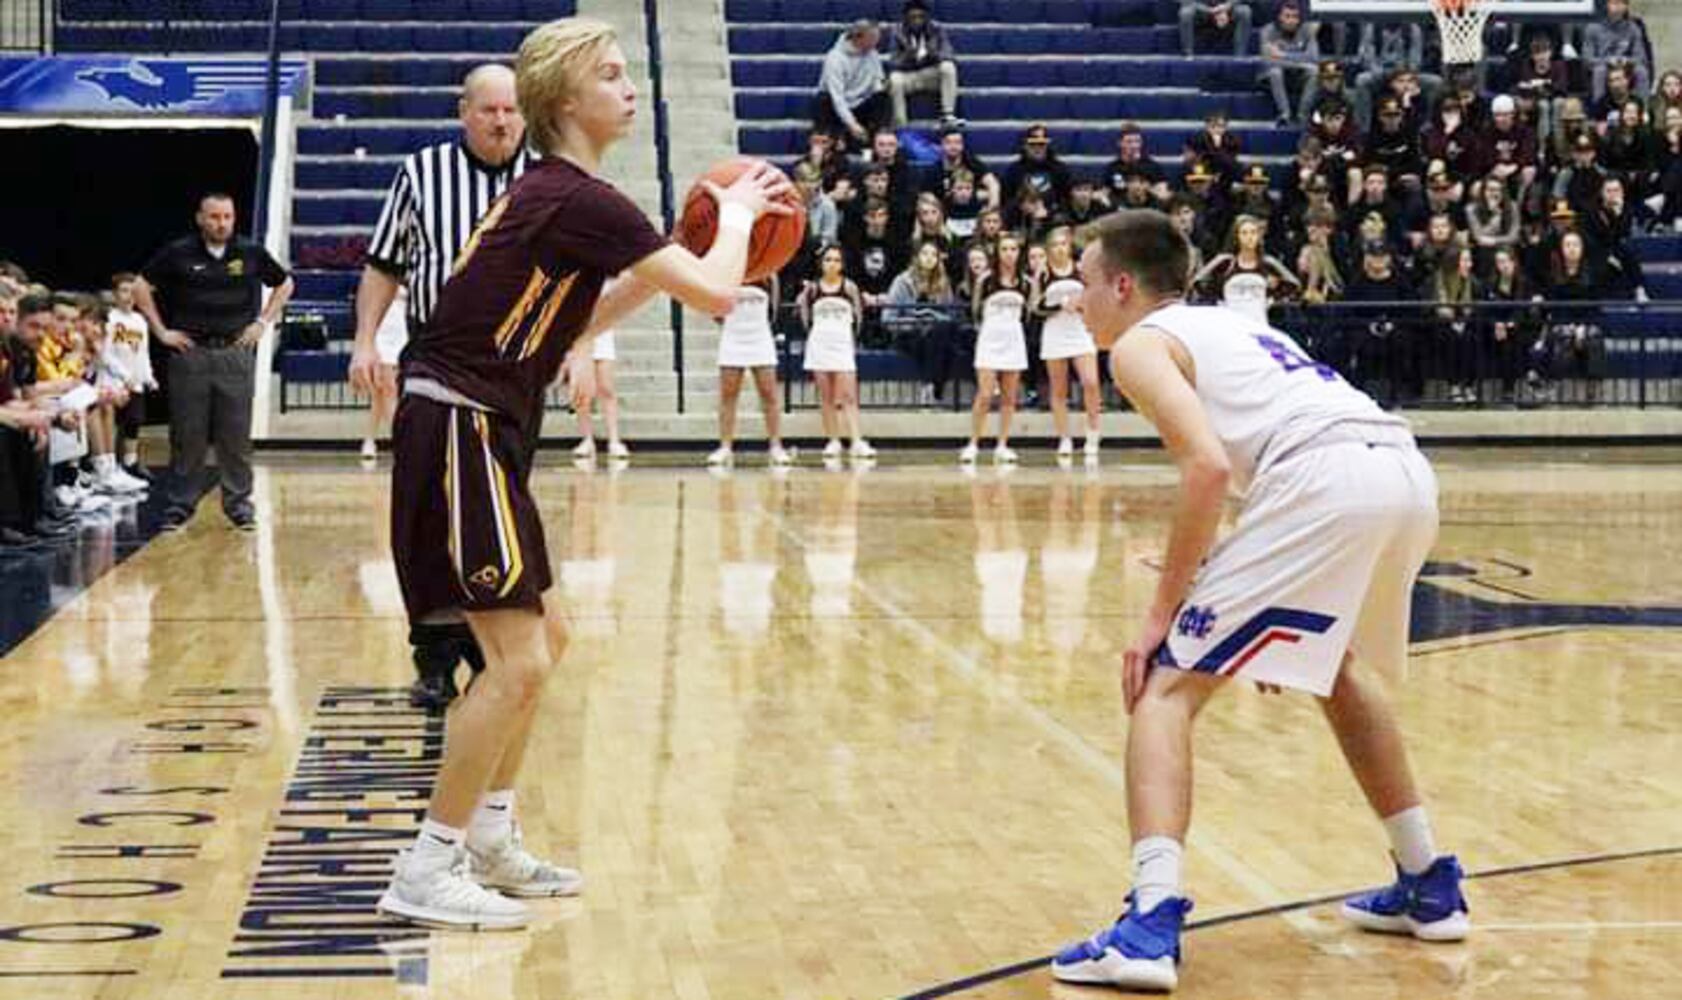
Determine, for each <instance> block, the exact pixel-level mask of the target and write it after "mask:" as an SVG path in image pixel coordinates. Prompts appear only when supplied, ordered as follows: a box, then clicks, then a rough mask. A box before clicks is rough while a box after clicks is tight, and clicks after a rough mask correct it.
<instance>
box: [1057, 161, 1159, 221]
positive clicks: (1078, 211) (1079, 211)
mask: <svg viewBox="0 0 1682 1000" xmlns="http://www.w3.org/2000/svg"><path fill="white" fill-rule="evenodd" d="M1162 186H1163V187H1164V188H1166V187H1167V186H1168V185H1167V183H1166V182H1164V184H1163V185H1162ZM1163 204H1164V202H1162V201H1160V200H1159V201H1158V202H1157V203H1156V204H1155V205H1154V206H1152V207H1154V208H1161V207H1162V205H1163ZM1110 208H1111V206H1110V199H1109V197H1108V195H1106V194H1105V192H1104V190H1103V189H1102V188H1100V187H1099V186H1098V183H1097V182H1096V181H1094V180H1093V179H1092V178H1091V177H1088V176H1086V175H1085V174H1082V173H1077V174H1075V176H1074V180H1073V181H1072V182H1071V183H1070V185H1069V205H1068V207H1067V208H1065V209H1063V222H1064V223H1065V224H1066V225H1070V226H1084V225H1086V224H1087V223H1089V222H1096V221H1097V220H1098V219H1099V218H1100V217H1102V216H1104V215H1107V214H1109V212H1110Z"/></svg>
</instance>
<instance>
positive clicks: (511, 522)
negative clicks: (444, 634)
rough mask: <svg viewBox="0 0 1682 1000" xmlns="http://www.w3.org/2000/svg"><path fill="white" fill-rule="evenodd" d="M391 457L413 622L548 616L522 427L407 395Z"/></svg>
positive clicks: (400, 566)
mask: <svg viewBox="0 0 1682 1000" xmlns="http://www.w3.org/2000/svg"><path fill="white" fill-rule="evenodd" d="M392 453H393V457H394V458H395V460H396V465H395V467H394V469H393V470H392V476H391V551H392V558H393V561H394V562H395V563H396V564H397V581H398V583H399V584H400V585H401V586H402V588H403V603H404V605H405V606H406V607H407V609H408V612H409V617H410V619H411V620H413V621H421V620H423V619H424V618H425V617H426V616H428V615H431V614H434V613H437V612H442V611H448V610H450V609H460V610H462V611H487V610H490V609H493V608H530V609H532V610H534V611H539V612H541V610H542V607H543V602H542V594H543V592H544V591H545V590H548V589H549V585H550V573H549V554H548V549H547V548H546V546H545V544H544V540H543V524H542V522H541V521H540V520H539V519H538V513H537V505H536V504H535V503H533V502H532V498H531V490H530V482H529V480H530V478H531V455H532V451H531V449H529V448H527V447H526V442H525V434H524V433H522V431H521V430H520V428H519V427H517V426H516V425H515V424H514V422H513V421H511V420H509V419H507V418H506V417H502V416H499V415H497V414H495V413H486V412H484V411H482V410H476V409H473V408H471V407H466V406H452V405H450V404H448V403H440V402H436V401H434V400H431V399H426V398H424V397H419V396H413V395H405V396H404V397H403V399H402V401H401V402H400V403H399V404H398V407H397V416H396V419H395V421H394V422H393V424H392Z"/></svg>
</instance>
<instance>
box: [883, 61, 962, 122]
mask: <svg viewBox="0 0 1682 1000" xmlns="http://www.w3.org/2000/svg"><path fill="white" fill-rule="evenodd" d="M931 90H938V91H939V92H940V113H941V115H942V116H951V115H953V114H955V113H957V110H958V64H957V63H954V62H943V63H941V64H940V65H938V66H930V67H928V68H927V69H916V70H911V71H909V72H907V71H903V70H894V72H893V73H892V74H890V75H889V76H888V95H889V96H890V97H892V98H893V102H894V125H895V126H897V127H900V128H904V127H905V124H906V122H907V121H909V120H910V116H909V115H908V114H907V113H906V110H905V98H906V95H908V94H921V93H926V92H928V91H931Z"/></svg>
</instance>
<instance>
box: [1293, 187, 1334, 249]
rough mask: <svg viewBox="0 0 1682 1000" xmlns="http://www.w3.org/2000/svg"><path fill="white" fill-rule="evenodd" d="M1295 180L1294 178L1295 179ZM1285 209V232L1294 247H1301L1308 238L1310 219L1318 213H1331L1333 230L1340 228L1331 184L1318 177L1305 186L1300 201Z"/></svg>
mask: <svg viewBox="0 0 1682 1000" xmlns="http://www.w3.org/2000/svg"><path fill="white" fill-rule="evenodd" d="M1293 180H1294V178H1293ZM1293 204H1294V207H1287V208H1286V209H1285V231H1286V236H1287V239H1288V240H1289V241H1290V242H1291V244H1293V245H1300V244H1301V243H1302V242H1303V240H1305V239H1306V238H1307V237H1308V218H1309V216H1311V215H1314V214H1316V213H1319V214H1322V215H1323V214H1326V213H1330V215H1331V220H1332V226H1333V228H1341V227H1339V226H1338V222H1339V219H1340V218H1341V213H1340V212H1339V211H1338V205H1339V204H1341V202H1339V201H1337V200H1336V199H1335V198H1333V196H1332V185H1331V182H1330V181H1328V180H1326V178H1324V177H1322V176H1319V175H1316V176H1314V177H1310V178H1309V179H1308V180H1307V181H1306V182H1305V183H1304V186H1303V189H1302V194H1301V195H1300V201H1297V202H1287V205H1293Z"/></svg>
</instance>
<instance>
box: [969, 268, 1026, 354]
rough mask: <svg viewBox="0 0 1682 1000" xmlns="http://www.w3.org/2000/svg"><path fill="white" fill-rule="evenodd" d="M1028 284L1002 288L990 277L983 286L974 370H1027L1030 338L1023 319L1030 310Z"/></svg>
mask: <svg viewBox="0 0 1682 1000" xmlns="http://www.w3.org/2000/svg"><path fill="white" fill-rule="evenodd" d="M1026 284H1027V283H1026V282H1024V281H1023V280H1022V279H1021V278H1018V279H1017V280H1016V284H1015V285H1014V286H1010V285H1002V284H1000V282H999V279H998V276H997V275H988V276H987V279H986V280H985V281H984V282H983V283H982V285H981V326H980V328H979V329H978V330H977V331H976V334H975V367H976V368H982V369H986V370H988V371H995V372H1020V371H1026V370H1027V369H1028V335H1027V332H1026V331H1025V330H1024V329H1023V327H1022V316H1023V313H1024V312H1026V311H1027V308H1028V296H1027V295H1026V293H1025V289H1026Z"/></svg>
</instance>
